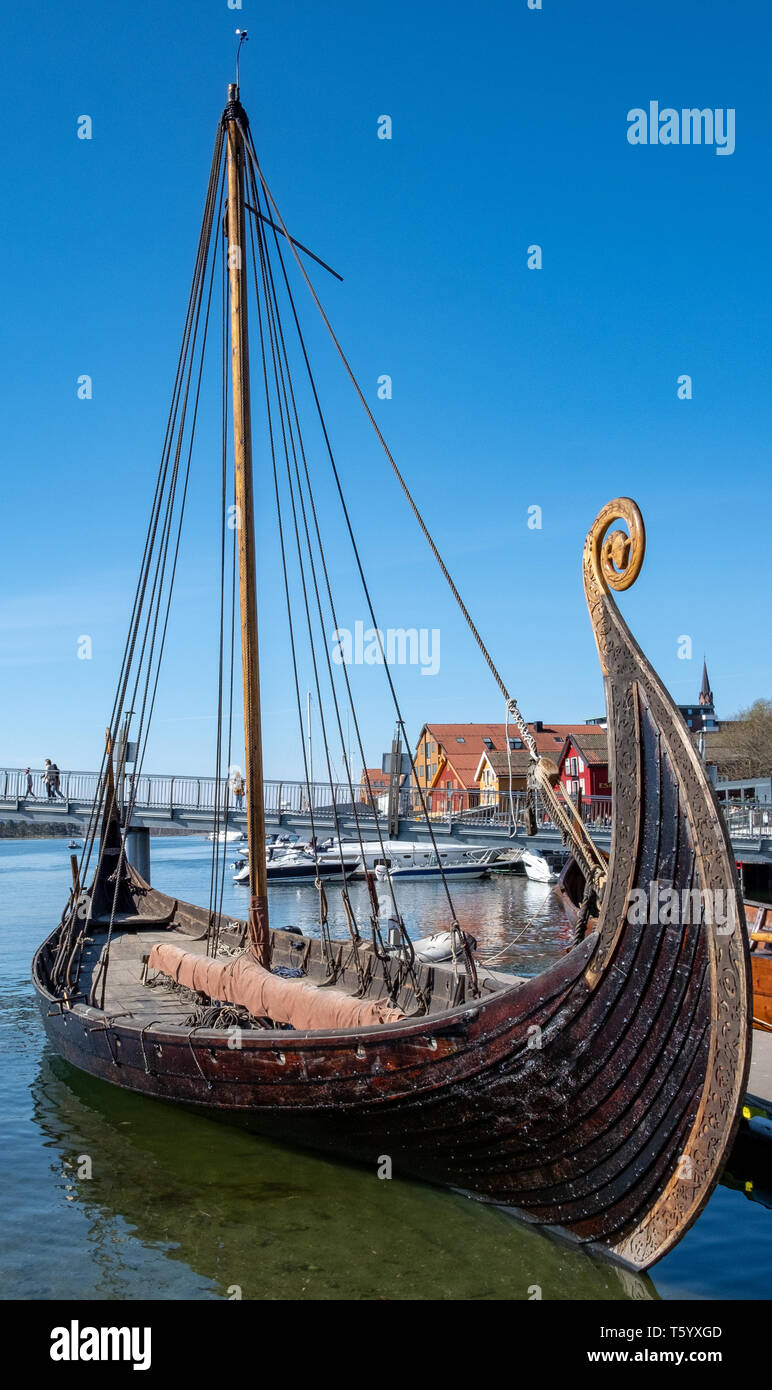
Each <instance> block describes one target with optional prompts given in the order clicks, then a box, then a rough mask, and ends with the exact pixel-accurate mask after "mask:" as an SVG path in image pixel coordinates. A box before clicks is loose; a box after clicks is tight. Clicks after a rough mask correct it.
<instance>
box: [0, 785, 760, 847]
mask: <svg viewBox="0 0 772 1390" xmlns="http://www.w3.org/2000/svg"><path fill="white" fill-rule="evenodd" d="M31 775H32V792H31V793H28V791H27V776H26V773H25V771H24V769H23V768H0V801H3V802H6V803H7V802H17V801H18V802H21V803H24V804H26V805H28V806H30V807H32V806H33V805H40V804H41V803H47V802H48V801H49V794H48V790H47V788H46V786H45V783H44V781H43V774H42V772H40V771H35V772H33V773H32V774H31ZM97 785H98V776H97V774H96V773H95V772H77V771H72V772H70V771H66V772H60V782H59V790H58V795H55V796H54V797H53V799H54V800H55V801H57V802H61V801H65V802H79V803H86V804H88V803H90V802H92V801H93V799H94V797H95V795H96V792H97ZM226 787H227V778H225V777H222V778H218V779H215V778H214V777H179V776H176V775H171V774H156V773H142V775H141V776H139V777H136V776H135V775H134V774H132V773H128V774H127V776H126V779H125V787H124V800H125V801H126V802H128V800H129V799H130V797H131V794H132V792H133V794H134V804H135V806H136V807H137V809H138V810H140V811H158V812H162V811H163V812H168V813H169V814H170V815H171V814H173V813H174V812H183V813H184V812H195V811H200V812H202V814H203V815H207V814H208V813H211V812H212V811H213V810H214V807H215V803H216V801H217V802H218V804H219V805H220V807H222V806H223V804H224V799H225V793H226ZM399 799H400V816H401V818H402V819H405V820H414V821H420V820H423V814H424V811H423V807H424V805H425V806H426V810H427V811H428V814H429V816H430V818H431V820H432V822H433V823H435V824H441V823H445V824H447V825H449V826H452V825H464V826H472V827H473V826H475V825H479V826H486V825H487V826H502V827H503V826H507V825H510V826H511V825H512V824H513V823H514V824H522V822H523V819H524V812H525V793H524V792H513V793H511V794H510V793H505V792H499V793H494V792H488V791H484V790H483V791H479V790H478V789H476V788H473V789H468V790H452V789H444V788H443V789H442V790H436V789H435V790H434V791H431V792H429V791H426V792H423V793H422V792H419V791H418V789H417V788H415V787H408V788H403V789H402V790H401V791H400V793H399ZM354 801H355V803H356V811H357V816H358V817H359V818H360V819H361V820H364V821H367V820H368V819H374V817H375V815H376V813H378V814H380V815H381V816H384V815H385V814H386V811H387V806H388V793H387V792H385V791H379V792H376V793H375V794H374V795H373V796H372V797H370V796H368V795H366V794H365V792H364V791H363V790H362V789H361V787H360V786H359V784H356V783H355V784H354ZM228 802H229V806H230V809H231V811H238V810H239V809H240V808H239V807H238V806H237V804H236V800H235V797H234V795H233V791H232V789H231V790H230V791H229V794H228ZM611 804H612V803H611V797H609V796H592V797H586V798H584V799H583V800H582V802H581V806H580V811H581V815H582V819H583V820H584V822H585V824H586V825H588V826H589V827H590V828H591V829H593V828H594V829H608V828H609V827H610V825H611ZM265 805H266V811H267V813H268V815H269V816H271V817H273V816H279V815H296V816H308V815H309V813H310V810H311V809H313V814H314V816H315V817H316V818H318V819H319V820H320V821H334V819H335V815H336V814H338V815H345V816H348V817H351V815H352V812H353V807H352V796H351V791H350V789H349V786H348V783H345V782H339V783H337V784H336V785H334V786H333V787H332V788H331V787H330V785H329V783H327V782H314V783H312V784H311V786H310V788H309V787H308V786H307V784H306V783H305V782H297V781H277V780H269V781H267V782H266V783H265ZM720 805H721V808H722V810H723V812H724V816H725V819H726V822H727V825H728V828H729V832H730V834H731V836H732V838H733V839H740V840H742V839H748V840H752V839H756V840H758V839H760V838H772V804H769V803H764V802H758V801H742V802H734V801H729V802H722V803H720ZM536 813H537V823H538V825H539V826H541V827H543V828H544V829H552V828H553V826H552V821H551V818H550V815H549V812H548V810H547V809H546V807H545V806H544V805H543V804H542V803H541V802H540V799H539V798H538V797H537V802H536Z"/></svg>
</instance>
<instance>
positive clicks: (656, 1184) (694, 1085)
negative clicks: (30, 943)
mask: <svg viewBox="0 0 772 1390" xmlns="http://www.w3.org/2000/svg"><path fill="white" fill-rule="evenodd" d="M617 514H618V513H617V512H614V515H617ZM603 519H604V516H603V514H602V517H601V520H603ZM604 529H605V528H604ZM591 539H593V543H594V533H592V534H591ZM591 558H592V557H591ZM596 569H597V567H596V565H595V564H594V562H593V563H590V561H586V564H585V586H586V589H587V596H588V604H589V607H590V613H591V617H592V621H593V626H594V629H595V633H596V638H597V640H598V645H599V651H600V654H601V662H602V666H603V670H604V675H605V678H606V698H607V706H608V712H609V729H610V756H611V761H612V777H613V782H614V786H615V803H614V824H613V835H612V847H611V853H610V860H609V872H608V878H607V881H606V885H605V891H604V893H603V898H602V903H601V906H600V912H599V915H598V918H597V923H596V929H595V930H594V931H591V932H588V933H587V934H585V935H584V937H583V939H581V940H580V941H578V942H577V943H576V944H575V945H574V946H573V948H572V949H571V950H570V951H569V952H568V953H567V954H566V955H565V956H564V957H563V958H562V959H560V960H559V961H558V962H556V963H555V964H554V965H553V966H551V967H550V968H549V969H548V970H546V971H545V972H544V973H542V974H541V975H539V976H537V977H536V978H535V979H532V980H527V981H522V982H516V983H514V984H513V985H512V986H511V987H502V986H501V984H500V982H499V983H497V982H496V981H492V982H491V984H490V987H488V986H487V985H486V982H485V972H484V970H483V968H482V967H481V980H482V990H481V993H480V996H479V997H470V989H469V986H468V982H467V985H466V986H464V981H463V979H462V980H461V981H460V982H457V981H456V980H455V977H454V975H453V972H452V971H449V970H447V969H446V970H443V968H442V967H422V969H421V976H420V982H421V986H422V989H423V990H424V993H425V997H426V999H427V1000H428V1008H429V1011H428V1012H427V1013H425V1014H424V1015H423V1016H420V1017H407V1018H405V1019H404V1020H403V1021H401V1022H397V1023H391V1024H388V1025H375V1026H371V1027H367V1028H364V1029H360V1030H358V1031H357V1030H352V1029H349V1030H344V1031H342V1032H337V1033H330V1032H319V1031H314V1032H308V1033H301V1032H298V1031H292V1030H286V1029H278V1028H268V1029H254V1030H247V1031H244V1032H243V1033H242V1034H241V1038H240V1045H239V1046H233V1039H232V1038H231V1037H229V1035H228V1034H227V1033H224V1032H223V1031H222V1029H220V1030H217V1029H212V1028H206V1027H200V1026H198V1027H194V1026H181V1025H179V1024H171V1025H170V1024H168V1023H165V1022H164V1021H163V1019H162V1018H160V1016H158V1017H157V1018H156V1019H154V1017H153V1013H152V1008H151V1007H150V1006H148V1007H147V1008H146V1009H145V1008H144V1006H142V1005H141V1001H140V1004H137V1003H136V1001H137V1000H138V999H139V998H140V990H139V986H133V988H134V993H133V994H132V993H127V994H126V996H125V997H122V996H121V994H120V992H118V993H117V994H116V995H115V997H114V999H113V1002H112V1003H111V1004H110V1005H109V1006H106V1007H105V1008H104V1009H102V1008H97V1007H93V1006H90V1005H88V1004H85V1003H82V1002H76V1003H74V1004H73V1005H72V1007H68V1006H67V1004H66V1003H63V1002H62V1000H61V998H60V997H57V994H56V990H54V989H52V988H51V986H50V974H51V970H52V968H53V966H52V962H53V961H54V959H55V956H56V951H57V946H58V932H57V933H54V934H53V936H52V937H51V938H50V939H49V942H48V943H46V944H45V945H44V946H43V947H41V949H40V950H39V952H38V953H37V955H36V958H35V962H34V966H33V977H34V980H35V986H36V990H37V994H38V999H39V1002H40V1007H41V1012H42V1016H43V1021H44V1024H45V1027H46V1031H47V1034H48V1037H49V1039H50V1041H51V1043H52V1045H53V1046H54V1047H55V1048H56V1049H57V1051H58V1052H59V1053H60V1054H61V1055H62V1056H63V1057H65V1058H66V1059H67V1060H68V1061H69V1062H71V1063H72V1064H73V1065H75V1066H77V1067H80V1068H82V1069H83V1070H85V1071H87V1072H90V1073H91V1074H92V1075H95V1076H99V1077H102V1078H103V1079H104V1080H107V1081H111V1082H113V1083H115V1084H118V1085H121V1086H125V1087H128V1088H130V1089H131V1090H134V1091H138V1092H142V1093H143V1094H145V1095H148V1096H156V1097H162V1098H164V1099H167V1100H176V1101H180V1102H183V1103H185V1104H188V1105H193V1106H200V1107H205V1108H206V1109H208V1110H212V1109H214V1110H219V1111H220V1112H221V1113H223V1114H226V1115H227V1114H231V1115H239V1116H241V1117H244V1116H248V1117H249V1119H250V1122H252V1123H254V1124H255V1125H256V1126H257V1127H258V1128H260V1129H261V1130H262V1131H264V1132H266V1133H268V1134H271V1135H274V1136H278V1137H281V1138H283V1139H286V1140H289V1141H291V1142H294V1143H300V1144H305V1145H312V1146H314V1147H317V1148H322V1149H327V1150H331V1151H333V1152H337V1153H340V1154H342V1155H344V1156H345V1157H346V1158H351V1159H355V1160H357V1161H358V1162H361V1163H365V1164H368V1165H370V1166H371V1167H372V1168H373V1170H375V1168H376V1166H377V1165H378V1164H379V1163H381V1162H382V1161H383V1160H384V1159H385V1158H386V1157H388V1158H390V1159H391V1161H392V1163H393V1166H394V1170H395V1171H396V1172H400V1171H401V1172H404V1173H407V1174H412V1175H414V1176H417V1177H419V1178H423V1179H426V1180H428V1181H431V1182H435V1183H441V1184H444V1185H448V1186H451V1187H454V1188H457V1189H461V1190H462V1191H464V1192H467V1193H470V1194H471V1195H473V1196H475V1197H477V1198H479V1199H481V1200H483V1201H487V1202H493V1203H500V1204H502V1205H505V1206H507V1207H509V1208H511V1209H513V1210H514V1211H515V1212H516V1213H517V1214H519V1215H520V1216H521V1217H523V1218H524V1219H525V1220H528V1221H531V1222H535V1223H538V1224H540V1225H541V1226H544V1227H546V1228H547V1229H550V1230H553V1231H556V1232H559V1233H560V1235H561V1236H562V1237H564V1238H567V1239H569V1240H575V1241H577V1242H581V1243H583V1244H586V1245H588V1246H589V1247H591V1248H593V1249H600V1250H602V1251H603V1252H604V1253H605V1254H606V1255H607V1256H609V1257H611V1258H613V1259H616V1260H618V1261H620V1262H622V1263H626V1264H629V1265H631V1266H633V1267H635V1268H639V1269H642V1268H646V1267H648V1266H649V1265H651V1264H652V1263H653V1262H654V1261H655V1260H657V1259H659V1258H660V1257H661V1256H662V1255H663V1254H665V1253H666V1252H667V1251H668V1250H669V1249H670V1248H671V1247H672V1246H673V1245H674V1244H675V1243H676V1241H677V1240H678V1239H679V1238H680V1236H681V1235H682V1234H683V1232H684V1231H685V1230H686V1229H687V1228H688V1226H689V1225H690V1224H691V1223H692V1221H694V1220H695V1218H696V1217H697V1215H698V1214H699V1212H700V1211H701V1209H702V1207H703V1206H704V1204H705V1202H706V1201H707V1200H708V1197H709V1195H710V1193H711V1191H712V1189H713V1186H714V1184H715V1182H716V1181H717V1178H718V1176H719V1173H720V1170H721V1166H722V1163H723V1160H724V1156H725V1154H726V1153H727V1151H728V1148H729V1146H730V1145H731V1142H732V1139H733V1137H734V1133H735V1131H736V1127H737V1124H738V1123H739V1114H740V1105H741V1102H742V1097H743V1095H744V1092H745V1085H746V1077H747V1069H748V1065H749V1060H750V1033H749V1030H750V1015H749V1010H748V1007H747V1005H748V998H749V966H748V952H747V942H746V940H745V933H744V930H742V928H741V929H740V930H737V931H733V932H731V933H729V934H727V933H725V932H724V931H723V930H722V929H721V928H720V927H716V926H714V925H712V924H711V923H710V922H708V921H707V920H706V919H705V916H704V914H703V915H699V916H697V918H696V919H695V920H688V919H687V920H683V921H678V922H675V923H674V922H669V921H665V920H662V921H659V920H654V921H647V922H646V923H644V924H641V923H640V922H638V921H636V920H635V919H634V918H633V917H632V916H631V913H630V903H631V899H632V897H633V895H634V893H635V891H638V892H639V893H642V894H643V895H644V896H646V895H648V894H649V892H650V889H651V886H652V884H661V883H666V884H670V885H672V887H673V888H674V890H677V891H678V892H679V893H680V892H682V891H691V890H694V889H697V890H708V891H709V892H712V891H714V890H720V891H722V892H724V893H726V894H728V895H729V898H730V899H731V902H732V905H733V908H734V910H735V912H736V914H738V920H739V921H740V923H741V922H742V904H741V902H740V899H739V895H738V892H737V884H736V876H735V872H734V862H733V858H732V855H731V849H730V847H729V843H728V840H727V838H726V835H725V833H724V831H723V828H722V821H721V818H720V814H719V812H718V808H717V805H716V803H715V798H714V795H713V792H712V789H711V787H710V785H709V783H708V782H707V779H706V778H705V776H704V772H703V770H702V767H701V765H700V762H699V759H698V758H697V756H696V755H695V753H694V750H693V747H692V742H691V738H690V736H689V733H688V730H687V729H686V727H685V725H683V721H681V720H680V718H679V716H678V714H677V712H676V711H675V709H674V706H673V704H672V701H670V698H669V696H668V695H667V694H666V692H665V691H664V689H663V687H662V686H661V684H660V683H659V681H658V679H657V677H656V675H655V674H654V673H653V671H652V670H651V668H650V667H649V666H648V663H647V662H646V660H645V658H644V657H643V655H642V653H641V652H640V651H639V649H638V648H637V646H636V645H635V643H634V641H633V639H632V637H631V635H630V633H629V632H628V630H627V628H626V627H625V625H624V623H623V621H622V619H621V617H620V615H619V613H618V610H617V608H616V605H615V604H614V602H613V600H612V599H611V597H610V594H609V593H608V590H607V589H606V588H605V587H604V585H603V584H602V583H600V582H599V581H597V578H596ZM135 886H136V885H135ZM162 907H163V904H162V903H161V901H160V895H158V894H155V895H154V910H155V911H156V912H158V911H160V910H161V909H162ZM172 907H173V908H174V918H173V921H172V923H171V926H172V927H173V926H175V924H176V923H178V922H179V923H182V924H183V925H185V924H187V928H188V929H190V928H191V925H192V927H195V922H196V910H195V909H192V908H186V907H185V906H184V905H180V904H173V905H172ZM201 916H203V914H201ZM64 929H65V928H64V927H62V928H60V929H58V931H62V930H64ZM163 934H164V933H163V931H159V932H158V937H159V938H160V937H162V936H163ZM299 940H300V939H299V938H297V937H295V938H292V939H290V938H288V937H286V936H284V935H283V934H282V933H280V932H274V933H273V951H274V957H275V959H276V960H278V961H279V962H280V963H281V961H282V960H283V959H285V958H286V959H287V960H289V959H290V958H291V951H292V950H302V951H305V952H306V953H307V954H308V953H309V952H310V953H312V955H313V952H314V951H316V952H317V953H318V946H313V947H312V946H311V945H310V944H309V945H308V946H306V944H305V943H303V944H302V946H299V945H298V942H299ZM293 941H294V943H295V944H294V946H293V944H292V942H293ZM124 944H125V945H126V948H127V950H128V951H129V954H130V950H131V940H130V938H129V936H128V934H125V943H124ZM341 952H342V955H341V961H340V962H339V964H340V969H339V971H338V975H337V979H338V982H339V984H341V983H342V984H343V986H344V987H346V986H347V987H348V988H349V989H350V991H351V992H353V991H354V989H355V987H356V978H355V977H354V964H355V962H354V960H353V957H354V955H355V954H356V953H355V952H354V951H353V950H352V949H350V948H349V950H348V955H347V956H346V958H345V959H343V952H344V948H343V947H341ZM282 953H284V954H282ZM312 955H311V956H309V957H308V958H309V959H311V958H312ZM304 958H305V957H304ZM360 964H361V961H360ZM111 968H112V967H111ZM127 978H128V976H127ZM375 987H376V988H377V987H378V984H377V980H376V983H375ZM458 988H461V989H462V993H463V997H460V998H459V997H456V996H454V994H453V990H454V989H456V990H458ZM139 1007H142V1008H143V1010H144V1011H143V1013H142V1014H141V1016H135V1012H136V1009H137V1008H139Z"/></svg>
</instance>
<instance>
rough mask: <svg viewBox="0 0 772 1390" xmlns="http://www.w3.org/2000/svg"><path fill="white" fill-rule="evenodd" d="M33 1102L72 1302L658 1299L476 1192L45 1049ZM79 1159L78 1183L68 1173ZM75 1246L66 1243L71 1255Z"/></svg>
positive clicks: (643, 1280) (646, 1284) (635, 1279)
mask: <svg viewBox="0 0 772 1390" xmlns="http://www.w3.org/2000/svg"><path fill="white" fill-rule="evenodd" d="M33 1103H34V1117H35V1120H36V1122H37V1123H38V1125H39V1126H40V1128H41V1129H42V1131H43V1133H44V1134H45V1136H46V1137H47V1140H48V1142H49V1145H50V1147H51V1148H52V1150H53V1151H54V1152H55V1153H56V1155H57V1166H58V1165H59V1164H60V1165H61V1172H62V1177H61V1185H62V1195H63V1197H65V1198H67V1199H69V1200H71V1201H73V1202H74V1203H76V1204H77V1206H78V1207H79V1208H80V1209H81V1210H82V1211H83V1213H84V1214H85V1215H86V1218H87V1220H88V1223H89V1234H88V1237H87V1253H88V1256H89V1259H88V1264H89V1268H90V1270H92V1271H93V1276H92V1277H93V1281H94V1289H93V1292H92V1293H91V1294H89V1292H88V1291H84V1290H83V1288H82V1285H79V1295H80V1296H81V1297H89V1296H91V1297H96V1298H104V1297H111V1298H127V1297H128V1298H131V1297H138V1296H141V1293H142V1292H143V1291H146V1289H147V1288H151V1289H152V1296H153V1297H154V1298H191V1297H194V1298H196V1297H197V1298H232V1297H238V1296H239V1293H238V1290H241V1296H242V1297H243V1298H245V1299H262V1298H270V1299H279V1300H283V1299H331V1300H332V1299H365V1300H366V1299H370V1298H373V1299H380V1298H388V1299H392V1298H393V1299H478V1300H485V1299H511V1300H528V1299H533V1298H538V1297H542V1298H544V1299H625V1298H636V1299H640V1298H643V1299H646V1298H656V1297H657V1294H656V1292H655V1290H654V1287H653V1285H652V1283H651V1281H650V1279H649V1278H648V1276H645V1275H637V1274H633V1273H631V1272H630V1271H628V1270H623V1269H619V1268H617V1267H615V1266H613V1265H611V1264H609V1263H607V1262H605V1261H601V1260H599V1259H598V1258H597V1257H594V1256H592V1255H590V1254H588V1253H586V1252H584V1251H581V1250H575V1249H569V1248H567V1247H564V1246H562V1245H559V1244H557V1243H556V1242H554V1241H552V1240H550V1239H549V1238H548V1237H546V1236H544V1235H542V1234H541V1233H539V1232H538V1231H536V1230H533V1229H530V1228H529V1227H527V1226H523V1225H521V1224H520V1223H518V1222H515V1221H513V1220H511V1218H510V1217H509V1216H507V1215H506V1214H504V1213H501V1212H498V1211H496V1210H492V1209H490V1208H487V1207H484V1206H481V1205H480V1204H479V1203H477V1202H470V1201H468V1200H466V1199H464V1198H462V1197H458V1196H455V1195H454V1194H453V1193H449V1192H447V1191H443V1190H441V1189H439V1188H432V1187H429V1186H425V1185H423V1184H420V1183H414V1182H409V1181H404V1180H401V1179H398V1178H394V1179H392V1180H391V1181H387V1180H381V1181H379V1179H378V1177H377V1176H376V1174H375V1172H367V1171H364V1170H362V1169H360V1168H353V1167H351V1168H350V1167H348V1166H346V1165H342V1164H341V1163H340V1162H330V1161H328V1160H326V1159H324V1158H319V1157H318V1156H316V1155H314V1154H309V1153H304V1152H300V1151H297V1150H289V1149H286V1148H284V1147H283V1146H281V1145H279V1144H274V1143H272V1142H269V1141H267V1140H264V1139H261V1138H257V1137H256V1136H255V1135H253V1134H250V1133H248V1132H247V1131H246V1130H244V1129H241V1128H239V1127H237V1126H234V1125H231V1124H228V1125H224V1124H222V1123H221V1122H219V1121H217V1120H214V1119H212V1120H208V1119H205V1118H203V1117H202V1116H201V1114H200V1113H198V1114H191V1113H190V1112H188V1111H186V1110H183V1109H182V1108H180V1107H177V1106H174V1107H173V1106H170V1105H167V1104H165V1103H163V1102H153V1103H152V1104H148V1102H147V1100H146V1099H144V1098H143V1097H141V1096H137V1095H133V1094H132V1093H131V1092H128V1091H125V1090H122V1089H121V1088H120V1087H112V1086H108V1085H106V1084H105V1083H103V1082H99V1081H97V1080H95V1079H93V1078H91V1077H89V1076H87V1075H86V1074H85V1073H82V1072H79V1071H77V1070H76V1069H75V1068H74V1067H70V1066H69V1065H68V1064H67V1063H66V1062H63V1061H62V1060H61V1059H60V1058H59V1057H56V1056H54V1055H53V1054H51V1053H50V1052H49V1051H48V1050H47V1051H46V1053H45V1055H44V1056H43V1058H42V1060H41V1064H40V1070H39V1073H38V1076H37V1078H36V1081H35V1082H34V1084H33ZM84 1155H85V1156H88V1157H90V1159H91V1164H92V1177H91V1179H90V1180H79V1179H78V1178H77V1176H76V1174H77V1170H78V1164H79V1160H80V1159H81V1157H82V1156H84ZM127 1232H128V1234H127ZM135 1242H139V1243H140V1246H141V1247H143V1249H142V1250H138V1249H137V1246H136V1244H135ZM83 1247H84V1242H83V1240H82V1239H81V1241H80V1243H79V1249H80V1251H81V1255H82V1253H83ZM165 1261H172V1262H179V1263H180V1264H181V1265H184V1266H186V1267H187V1270H189V1271H191V1272H192V1274H193V1276H195V1277H194V1280H193V1281H191V1278H190V1274H188V1273H187V1272H184V1271H183V1273H182V1275H181V1278H180V1277H178V1274H177V1273H176V1272H175V1271H174V1270H173V1269H170V1270H169V1277H168V1280H167V1277H166V1275H165ZM83 1263H84V1261H83V1259H82V1258H81V1259H80V1260H79V1261H78V1264H79V1265H80V1266H81V1271H82V1265H83ZM138 1266H140V1267H141V1277H142V1278H143V1280H146V1281H147V1285H146V1288H145V1289H144V1290H138V1288H137V1284H138ZM66 1277H67V1276H66V1275H65V1276H64V1279H65V1283H66ZM75 1277H77V1276H76V1275H75V1274H73V1278H75ZM67 1292H68V1291H67V1289H66V1287H65V1288H62V1289H61V1293H60V1296H62V1297H66V1296H67Z"/></svg>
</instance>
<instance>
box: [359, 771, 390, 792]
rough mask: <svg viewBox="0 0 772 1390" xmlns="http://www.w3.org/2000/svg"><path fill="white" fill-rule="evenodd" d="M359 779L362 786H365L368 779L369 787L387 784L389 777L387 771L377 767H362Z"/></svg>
mask: <svg viewBox="0 0 772 1390" xmlns="http://www.w3.org/2000/svg"><path fill="white" fill-rule="evenodd" d="M360 780H361V783H362V786H366V784H367V782H368V781H369V783H370V786H371V787H382V786H384V785H385V786H388V784H389V782H390V781H391V777H390V776H389V774H388V772H381V769H380V768H379V767H364V768H362V777H361V779H360Z"/></svg>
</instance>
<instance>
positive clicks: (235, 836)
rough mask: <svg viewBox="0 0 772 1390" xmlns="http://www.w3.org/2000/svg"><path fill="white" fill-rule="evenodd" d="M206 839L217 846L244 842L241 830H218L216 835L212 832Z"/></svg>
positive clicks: (244, 837)
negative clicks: (239, 841)
mask: <svg viewBox="0 0 772 1390" xmlns="http://www.w3.org/2000/svg"><path fill="white" fill-rule="evenodd" d="M206 838H207V840H212V841H213V842H216V843H217V844H218V845H231V844H235V843H236V841H237V840H245V839H246V836H245V834H244V831H243V830H218V831H217V833H216V834H215V832H214V831H212V833H211V835H207V837H206Z"/></svg>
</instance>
